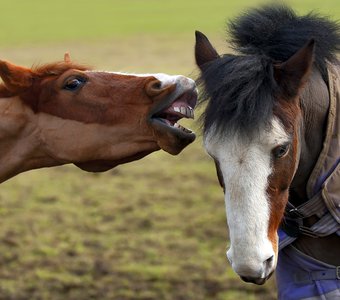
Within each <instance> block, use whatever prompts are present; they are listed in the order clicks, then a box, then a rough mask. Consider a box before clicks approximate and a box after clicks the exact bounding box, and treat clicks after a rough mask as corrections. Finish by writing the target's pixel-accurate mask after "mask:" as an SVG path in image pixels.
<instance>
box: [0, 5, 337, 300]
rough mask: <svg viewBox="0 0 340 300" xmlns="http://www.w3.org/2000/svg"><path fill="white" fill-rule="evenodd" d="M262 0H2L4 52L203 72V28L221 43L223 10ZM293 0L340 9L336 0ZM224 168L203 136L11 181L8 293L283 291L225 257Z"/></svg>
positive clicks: (139, 295)
mask: <svg viewBox="0 0 340 300" xmlns="http://www.w3.org/2000/svg"><path fill="white" fill-rule="evenodd" d="M261 2H263V1H251V0H240V1H224V0H223V1H222V0H221V1H218V0H210V1H199V0H196V1H194V0H189V1H183V0H182V1H180V0H172V1H158V0H149V1H142V0H129V1H127V0H114V1H109V0H99V1H96V2H95V1H80V0H75V1H66V0H60V1H43V0H34V1H33V0H32V1H24V0H17V1H15V2H14V1H9V0H8V1H4V0H0V7H1V12H2V14H1V18H0V28H1V30H0V58H1V59H8V60H10V61H13V62H15V63H18V64H24V65H28V66H29V65H32V64H37V63H44V62H49V61H54V60H60V59H61V58H62V56H63V53H64V52H65V51H70V52H71V57H73V58H74V59H75V60H77V61H78V62H85V63H88V64H91V65H93V66H95V67H98V68H99V69H110V70H117V71H133V72H141V73H144V72H159V71H161V72H167V73H182V74H185V75H191V76H193V77H195V76H196V69H195V66H194V60H193V44H194V36H193V31H194V30H195V29H199V30H201V31H203V32H206V33H207V34H208V35H209V36H211V39H212V41H213V42H214V44H215V45H216V47H217V49H219V50H220V51H223V50H224V49H226V47H227V45H224V30H223V29H224V24H225V20H226V19H227V18H228V17H230V16H234V15H236V14H237V13H238V12H240V11H241V10H242V9H243V8H245V7H248V6H250V5H252V6H254V5H257V4H259V3H261ZM94 3H95V4H94ZM288 3H290V4H292V5H294V7H296V9H297V10H298V11H299V12H306V11H309V10H311V9H315V10H319V11H321V12H323V13H326V14H328V15H331V16H332V17H333V18H339V17H340V2H339V1H338V0H323V1H316V0H295V1H293V0H292V1H288ZM190 127H194V128H195V127H196V131H198V129H197V127H198V126H197V124H196V125H192V124H190ZM215 177H216V176H215V170H214V168H213V163H212V161H211V160H210V159H209V158H208V157H207V156H206V154H205V153H204V151H203V150H202V146H201V139H200V138H198V139H197V141H196V142H195V143H194V144H192V145H191V146H189V147H188V148H187V149H185V151H184V152H183V153H182V154H180V155H179V156H177V157H173V156H170V155H168V154H166V153H162V152H157V153H154V154H152V155H150V156H148V157H146V158H144V159H143V160H140V161H137V162H134V163H131V164H127V165H123V166H119V167H117V168H115V169H114V170H111V171H109V172H107V173H103V174H91V173H85V172H82V171H80V170H78V169H77V168H75V167H73V166H64V167H58V168H53V169H42V170H36V171H31V172H27V173H24V174H21V175H19V176H17V177H15V178H13V179H11V180H9V181H7V182H5V183H3V184H2V185H1V189H0V300H26V299H30V300H38V299H39V300H40V299H41V300H45V299H46V300H47V299H52V300H59V299H60V300H61V299H62V300H65V299H67V300H68V299H70V300H71V299H72V300H86V299H100V300H101V299H103V300H106V299H110V300H111V299H117V300H118V299H119V300H134V299H140V300H142V299H143V300H162V299H164V300H228V299H239V300H242V299H246V300H248V299H250V300H252V299H264V300H266V299H268V300H269V299H275V283H274V281H273V280H271V281H270V282H268V283H267V284H266V285H264V286H261V287H258V286H254V285H250V284H245V283H243V282H242V281H241V280H240V279H238V277H237V276H236V275H235V274H234V273H233V271H232V270H231V268H230V266H229V264H228V262H227V261H226V258H225V250H226V247H227V246H228V235H227V227H226V219H225V210H224V203H223V195H222V191H221V189H220V188H219V186H218V184H217V180H216V178H215Z"/></svg>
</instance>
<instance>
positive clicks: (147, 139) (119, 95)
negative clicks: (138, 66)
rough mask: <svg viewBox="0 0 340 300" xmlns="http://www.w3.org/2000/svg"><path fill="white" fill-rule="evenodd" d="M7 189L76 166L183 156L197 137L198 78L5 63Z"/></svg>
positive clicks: (1, 109) (0, 172)
mask: <svg viewBox="0 0 340 300" xmlns="http://www.w3.org/2000/svg"><path fill="white" fill-rule="evenodd" d="M0 77H1V79H2V81H3V83H2V84H0V115H1V118H0V162H1V168H0V182H3V181H5V180H7V179H9V178H11V177H13V176H15V175H16V174H19V173H21V172H24V171H27V170H31V169H37V168H42V167H52V166H57V165H64V164H68V163H73V164H75V165H76V166H78V167H79V168H81V169H83V170H86V171H91V172H101V171H106V170H109V169H111V168H114V167H115V166H117V165H119V164H123V163H127V162H130V161H134V160H137V159H140V158H142V157H144V156H146V155H148V154H150V153H152V152H154V151H156V150H160V149H163V150H164V151H166V152H168V153H170V154H173V155H176V154H178V153H179V152H181V150H182V149H184V148H185V147H186V146H187V145H188V144H190V143H191V142H193V141H194V139H195V134H194V133H193V132H192V131H191V130H189V129H187V128H185V127H183V126H181V125H179V124H178V123H177V122H178V121H179V120H180V119H182V118H193V117H194V111H193V109H194V107H195V104H196V100H197V92H196V85H195V82H194V81H193V80H192V79H189V78H187V77H184V76H181V75H176V76H170V75H167V74H124V73H114V72H102V71H93V70H91V69H89V68H88V67H85V66H83V65H79V64H76V63H73V62H71V60H70V56H69V54H65V57H64V61H61V62H56V63H51V64H47V65H42V66H38V67H35V68H26V67H22V66H17V65H14V64H12V63H10V62H6V61H0Z"/></svg>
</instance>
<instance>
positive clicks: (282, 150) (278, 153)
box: [273, 144, 290, 158]
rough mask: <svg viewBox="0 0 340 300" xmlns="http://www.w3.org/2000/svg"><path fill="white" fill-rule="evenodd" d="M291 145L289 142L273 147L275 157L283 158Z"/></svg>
mask: <svg viewBox="0 0 340 300" xmlns="http://www.w3.org/2000/svg"><path fill="white" fill-rule="evenodd" d="M289 148H290V146H289V144H284V145H280V146H277V147H275V148H274V149H273V155H274V157H275V158H282V157H284V156H286V154H287V153H288V150H289Z"/></svg>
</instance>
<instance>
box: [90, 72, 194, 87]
mask: <svg viewBox="0 0 340 300" xmlns="http://www.w3.org/2000/svg"><path fill="white" fill-rule="evenodd" d="M88 72H93V71H88ZM97 72H98V71H97ZM103 72H105V73H111V74H117V75H123V76H136V77H151V76H153V77H155V78H156V79H158V80H159V81H160V82H161V87H167V86H169V85H172V84H175V83H177V84H178V85H179V86H180V88H181V89H183V90H191V89H194V88H195V87H196V84H195V81H194V80H193V79H191V78H189V77H185V76H183V75H168V74H164V73H154V74H153V73H150V74H135V73H123V72H109V71H103Z"/></svg>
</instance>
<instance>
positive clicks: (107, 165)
mask: <svg viewBox="0 0 340 300" xmlns="http://www.w3.org/2000/svg"><path fill="white" fill-rule="evenodd" d="M157 150H160V148H158V147H157V148H154V149H152V150H146V151H141V152H139V153H137V154H133V155H130V156H127V157H124V158H121V159H116V160H92V161H87V162H80V163H74V165H75V166H77V167H78V168H80V169H82V170H84V171H87V172H93V173H98V172H105V171H108V170H111V169H113V168H115V167H117V166H118V165H121V164H126V163H129V162H132V161H135V160H139V159H141V158H143V157H145V156H147V155H149V154H150V153H152V152H154V151H157Z"/></svg>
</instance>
